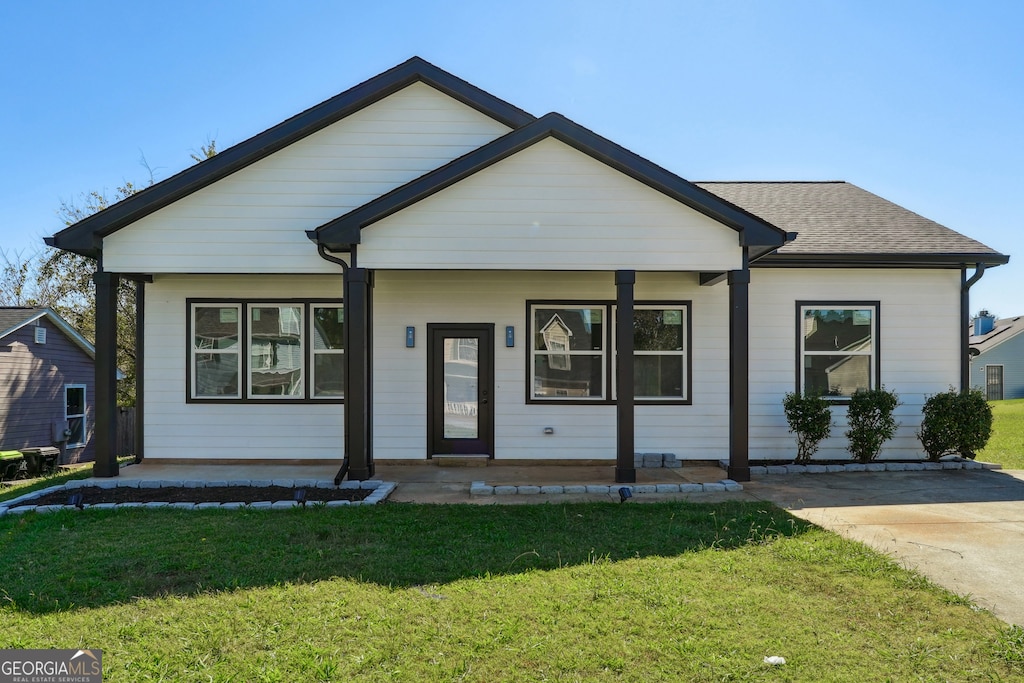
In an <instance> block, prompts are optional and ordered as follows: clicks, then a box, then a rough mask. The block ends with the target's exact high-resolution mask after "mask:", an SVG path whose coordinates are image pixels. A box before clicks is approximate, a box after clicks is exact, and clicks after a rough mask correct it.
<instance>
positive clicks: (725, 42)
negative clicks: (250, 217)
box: [0, 0, 1024, 316]
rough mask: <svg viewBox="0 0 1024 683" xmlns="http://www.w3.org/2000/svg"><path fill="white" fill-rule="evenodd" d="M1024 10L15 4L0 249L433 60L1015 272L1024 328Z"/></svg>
mask: <svg viewBox="0 0 1024 683" xmlns="http://www.w3.org/2000/svg"><path fill="white" fill-rule="evenodd" d="M1022 30H1024V3H1021V2H1016V1H1007V2H940V1H931V2H922V1H917V0H900V1H898V2H894V1H892V0H886V1H874V0H843V1H830V0H811V1H805V0H778V1H768V0H765V1H761V2H753V1H742V0H731V1H722V2H710V1H703V2H692V1H688V0H675V1H671V0H669V1H665V2H653V1H647V0H630V1H629V2H624V1H623V0H611V1H608V0H580V1H567V0H541V1H539V2H537V1H533V0H524V1H519V2H514V3H497V2H470V1H469V0H465V1H461V2H458V1H442V2H430V1H429V0H413V1H410V2H395V1H389V0H378V1H376V2H355V1H354V0H348V1H345V2H342V1H337V2H303V1H301V0H293V1H290V2H284V1H282V0H278V1H275V2H268V1H259V0H246V1H244V2H242V1H238V2H210V1H209V0H204V1H201V2H196V1H193V0H175V2H153V3H150V2H137V1H134V2H110V1H103V0H93V1H92V2H70V1H68V2H56V1H53V0H33V1H32V2H5V3H2V5H0V64H2V69H0V82H2V84H3V88H2V93H3V100H2V101H3V105H4V106H2V107H0V150H2V161H0V248H4V249H6V250H8V251H10V250H25V251H29V250H31V249H34V248H36V246H37V245H40V244H41V242H40V239H41V237H42V236H43V235H49V234H52V233H53V232H55V231H57V230H59V229H60V228H61V227H62V225H61V223H60V221H59V219H58V218H57V215H56V209H57V207H58V206H59V204H60V202H61V201H62V200H77V199H78V198H79V197H80V195H81V194H82V193H84V192H86V191H89V190H101V191H102V190H106V191H108V192H112V191H113V190H114V188H116V187H117V186H118V185H119V184H121V183H122V182H123V181H125V180H131V181H135V182H144V181H145V180H146V179H147V177H148V173H147V171H146V170H145V168H143V166H142V165H141V163H140V161H141V159H142V158H143V157H144V158H145V160H146V161H147V162H148V163H149V165H150V166H151V167H152V168H153V170H154V171H155V176H156V179H157V180H160V179H163V178H166V177H168V176H170V175H172V174H173V173H175V172H177V171H179V170H181V169H182V168H184V167H185V166H187V165H189V164H190V163H192V162H191V160H190V158H189V153H190V152H193V151H195V150H197V149H198V147H199V146H200V145H201V144H203V143H204V142H206V141H207V140H208V139H211V138H212V139H215V140H216V142H217V146H218V148H221V149H223V148H226V147H228V146H230V145H232V144H235V143H237V142H240V141H242V140H244V139H246V138H248V137H250V136H252V135H254V134H256V133H258V132H260V131H262V130H264V129H266V128H268V127H270V126H272V125H274V124H275V123H278V122H279V121H281V120H283V119H285V118H287V117H288V116H291V115H292V114H295V113H297V112H299V111H301V110H303V109H305V108H307V107H309V106H311V105H314V104H316V103H318V102H320V101H322V100H324V99H326V98H328V97H330V96H332V95H335V94H337V93H339V92H341V91H343V90H345V89H347V88H349V87H351V86H352V85H355V84H356V83H359V82H361V81H363V80H365V79H366V78H369V77H371V76H374V75H376V74H377V73H379V72H381V71H383V70H385V69H387V68H389V67H391V66H394V65H395V64H397V63H399V62H402V61H404V60H405V59H407V58H408V57H410V56H412V55H419V56H421V57H423V58H424V59H427V60H428V61H431V62H433V63H434V64H436V65H438V66H440V67H441V68H443V69H446V70H448V71H450V72H452V73H454V74H456V75H458V76H460V77H462V78H464V79H466V80H468V81H470V82H471V83H473V84H474V85H477V86H479V87H481V88H483V89H484V90H487V91H488V92H491V93H493V94H494V95H497V96H498V97H501V98H503V99H505V100H508V101H509V102H512V103H513V104H515V105H517V106H519V107H521V108H523V109H526V110H527V111H529V112H531V113H533V114H536V115H540V114H544V113H546V112H549V111H557V112H560V113H562V114H565V115H566V116H568V117H569V118H571V119H573V120H575V121H577V122H579V123H580V124H582V125H584V126H586V127H588V128H590V129H592V130H594V131H595V132H597V133H599V134H601V135H604V136H606V137H608V138H611V139H612V140H614V141H615V142H618V143H619V144H621V145H623V146H625V147H626V148H628V149H631V150H632V151H634V152H636V153H638V154H640V155H642V156H645V157H647V158H649V159H651V160H653V161H655V162H657V163H658V164H661V165H662V166H665V167H667V168H669V169H671V170H672V171H674V172H676V173H678V174H679V175H681V176H683V177H684V178H688V179H691V180H836V179H840V180H848V181H850V182H853V183H855V184H857V185H860V186H861V187H864V188H865V189H867V190H870V191H872V192H874V193H876V194H879V195H881V196H883V197H885V198H887V199H890V200H892V201H895V202H896V203H898V204H901V205H903V206H906V207H907V208H910V209H912V210H914V211H916V212H918V213H920V214H922V215H924V216H927V217H928V218H931V219H934V220H936V221H938V222H940V223H942V224H944V225H947V226H949V227H951V228H953V229H955V230H958V231H960V232H963V233H965V234H968V235H970V236H971V237H974V238H976V239H979V240H981V241H982V242H985V243H986V244H988V245H989V246H991V247H993V248H995V249H998V250H1000V251H1002V252H1004V253H1008V254H1011V256H1013V260H1012V261H1011V263H1010V265H1007V266H1002V267H999V268H997V269H994V270H992V271H990V272H989V273H987V274H986V275H985V277H984V278H983V279H982V280H981V282H980V283H979V284H978V285H976V286H975V288H974V290H973V296H972V308H974V310H978V309H979V308H982V307H987V308H990V309H992V310H993V311H994V312H996V313H998V314H999V315H1002V316H1008V315H1015V314H1024V300H1022V294H1024V270H1022V267H1021V262H1024V234H1022V231H1021V229H1020V226H1021V216H1022V215H1024V188H1022V187H1021V180H1022V172H1021V168H1022V163H1024V162H1022V158H1024V43H1022V39H1021V32H1022Z"/></svg>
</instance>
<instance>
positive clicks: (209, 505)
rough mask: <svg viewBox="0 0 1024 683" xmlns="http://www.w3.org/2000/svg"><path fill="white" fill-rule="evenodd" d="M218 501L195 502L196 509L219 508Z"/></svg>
mask: <svg viewBox="0 0 1024 683" xmlns="http://www.w3.org/2000/svg"><path fill="white" fill-rule="evenodd" d="M219 507H220V503H214V502H204V503H196V510H209V509H210V508H219Z"/></svg>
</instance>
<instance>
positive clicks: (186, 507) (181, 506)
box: [171, 503, 196, 510]
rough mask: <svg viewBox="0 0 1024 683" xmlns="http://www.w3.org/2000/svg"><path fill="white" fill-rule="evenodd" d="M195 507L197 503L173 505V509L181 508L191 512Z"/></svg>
mask: <svg viewBox="0 0 1024 683" xmlns="http://www.w3.org/2000/svg"><path fill="white" fill-rule="evenodd" d="M195 506H196V504H195V503H171V507H172V508H180V509H182V510H191V509H193V508H194V507H195Z"/></svg>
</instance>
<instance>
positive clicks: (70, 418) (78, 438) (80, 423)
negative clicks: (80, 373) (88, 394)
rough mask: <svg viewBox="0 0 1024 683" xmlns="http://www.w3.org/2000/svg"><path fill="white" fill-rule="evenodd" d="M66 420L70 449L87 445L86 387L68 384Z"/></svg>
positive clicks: (66, 389)
mask: <svg viewBox="0 0 1024 683" xmlns="http://www.w3.org/2000/svg"><path fill="white" fill-rule="evenodd" d="M64 419H65V420H67V423H68V427H67V428H68V432H69V434H68V439H67V445H68V448H77V447H80V446H84V445H85V441H86V430H85V385H84V384H68V385H65V387H64Z"/></svg>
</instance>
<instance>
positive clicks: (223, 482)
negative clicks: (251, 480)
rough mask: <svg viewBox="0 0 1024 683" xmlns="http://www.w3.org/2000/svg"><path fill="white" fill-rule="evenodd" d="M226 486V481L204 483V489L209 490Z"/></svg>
mask: <svg viewBox="0 0 1024 683" xmlns="http://www.w3.org/2000/svg"><path fill="white" fill-rule="evenodd" d="M227 485H228V481H227V479H222V480H220V481H208V482H206V488H210V489H212V488H217V487H218V486H227Z"/></svg>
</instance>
